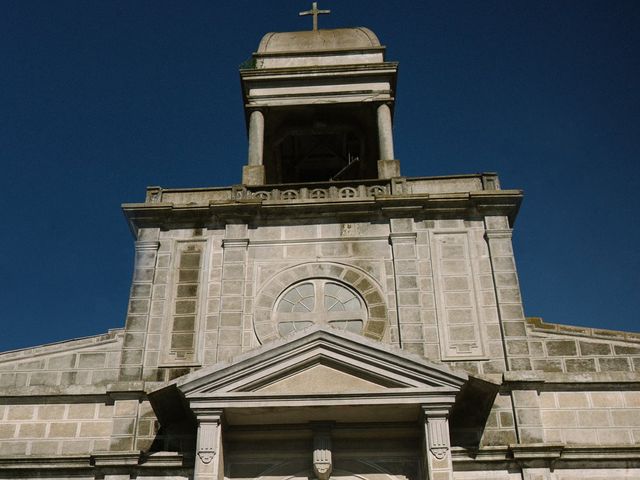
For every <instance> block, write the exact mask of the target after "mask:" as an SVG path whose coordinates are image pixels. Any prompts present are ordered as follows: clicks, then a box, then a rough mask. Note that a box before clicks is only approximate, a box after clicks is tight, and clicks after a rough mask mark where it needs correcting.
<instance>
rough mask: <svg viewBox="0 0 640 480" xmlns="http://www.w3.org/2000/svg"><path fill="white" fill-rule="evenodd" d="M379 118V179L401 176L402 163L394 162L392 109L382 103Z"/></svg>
mask: <svg viewBox="0 0 640 480" xmlns="http://www.w3.org/2000/svg"><path fill="white" fill-rule="evenodd" d="M377 117H378V149H379V150H380V159H379V160H378V178H393V177H399V176H400V162H398V161H397V160H394V153H393V126H392V123H391V109H390V108H389V105H387V104H386V103H382V104H380V105H379V106H378V109H377Z"/></svg>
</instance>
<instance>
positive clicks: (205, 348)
mask: <svg viewBox="0 0 640 480" xmlns="http://www.w3.org/2000/svg"><path fill="white" fill-rule="evenodd" d="M316 15H317V13H316ZM397 67H398V66H397V64H396V63H394V62H390V61H387V60H386V59H385V49H384V46H382V45H381V44H380V42H379V40H378V38H377V37H376V35H375V34H374V33H373V32H372V31H371V30H369V29H366V28H345V29H336V30H315V29H314V30H311V31H306V32H279V33H269V34H267V35H265V36H264V37H263V39H262V41H261V43H260V45H259V47H258V50H257V52H256V53H254V54H253V57H252V59H251V61H249V62H247V63H246V64H245V65H243V67H242V69H241V72H240V73H241V82H242V92H243V102H244V109H245V113H246V119H247V129H248V135H249V149H248V150H249V153H248V162H247V165H245V166H244V167H243V170H242V183H241V184H239V185H234V186H230V187H212V188H193V189H171V188H161V187H149V188H148V189H147V192H146V198H145V200H144V202H142V203H127V204H124V205H123V210H124V213H125V216H126V218H127V221H128V222H129V225H130V227H131V231H132V233H133V236H134V238H135V249H136V255H135V265H134V273H133V281H132V287H131V294H130V300H129V304H128V314H127V318H126V323H125V326H124V328H116V329H113V330H110V331H109V332H107V333H105V334H103V335H99V336H95V337H90V338H81V339H75V340H69V341H66V342H61V343H56V344H51V345H44V346H38V347H34V348H29V349H24V350H19V351H13V352H7V353H2V354H0V478H7V479H9V478H11V479H13V478H34V479H35V478H39V479H41V478H51V479H53V478H77V479H104V480H123V479H133V478H136V479H140V480H143V479H147V480H152V479H197V480H203V479H207V480H213V479H216V480H223V479H227V480H244V479H263V480H267V479H269V480H284V479H308V478H317V479H319V480H328V479H330V478H331V479H334V480H350V479H356V478H358V479H366V480H387V479H388V480H392V479H393V480H396V479H397V480H418V479H421V480H426V479H429V480H478V479H486V480H516V479H518V480H578V479H580V480H589V479H590V480H596V479H599V480H602V479H605V478H606V479H607V480H631V479H637V478H640V334H635V333H625V332H617V331H610V330H605V329H593V328H581V327H574V326H566V325H559V324H552V323H546V322H544V321H542V320H541V319H538V318H527V317H525V313H524V311H523V306H522V301H521V295H520V288H519V283H518V276H517V272H516V266H515V261H514V252H513V248H512V242H511V234H512V228H513V225H514V222H515V218H516V215H517V213H518V209H519V206H520V202H521V200H522V193H521V192H520V191H519V190H509V189H502V188H501V186H500V182H499V179H498V177H497V176H496V175H495V174H491V173H487V174H471V175H456V176H447V177H420V178H408V177H404V176H402V174H401V169H400V162H399V161H398V160H397V159H396V158H395V155H394V147H393V130H392V120H393V110H394V101H395V93H396V77H397Z"/></svg>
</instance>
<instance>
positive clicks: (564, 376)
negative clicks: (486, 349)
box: [502, 371, 640, 384]
mask: <svg viewBox="0 0 640 480" xmlns="http://www.w3.org/2000/svg"><path fill="white" fill-rule="evenodd" d="M502 380H503V383H532V384H536V383H546V384H567V383H591V384H611V383H625V384H629V383H638V384H640V372H585V373H556V372H540V371H511V372H504V373H503V374H502Z"/></svg>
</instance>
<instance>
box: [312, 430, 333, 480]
mask: <svg viewBox="0 0 640 480" xmlns="http://www.w3.org/2000/svg"><path fill="white" fill-rule="evenodd" d="M332 470H333V462H332V458H331V427H330V426H329V425H319V426H316V427H314V432H313V473H315V475H316V478H318V480H329V477H330V476H331V472H332Z"/></svg>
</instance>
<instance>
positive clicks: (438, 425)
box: [427, 414, 449, 460]
mask: <svg viewBox="0 0 640 480" xmlns="http://www.w3.org/2000/svg"><path fill="white" fill-rule="evenodd" d="M427 415H428V414H427ZM427 435H428V446H429V451H430V452H431V454H432V455H433V456H434V457H435V458H436V459H437V460H442V459H443V458H445V457H446V456H447V454H448V453H449V426H448V419H447V417H437V418H433V417H429V416H427Z"/></svg>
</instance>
